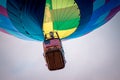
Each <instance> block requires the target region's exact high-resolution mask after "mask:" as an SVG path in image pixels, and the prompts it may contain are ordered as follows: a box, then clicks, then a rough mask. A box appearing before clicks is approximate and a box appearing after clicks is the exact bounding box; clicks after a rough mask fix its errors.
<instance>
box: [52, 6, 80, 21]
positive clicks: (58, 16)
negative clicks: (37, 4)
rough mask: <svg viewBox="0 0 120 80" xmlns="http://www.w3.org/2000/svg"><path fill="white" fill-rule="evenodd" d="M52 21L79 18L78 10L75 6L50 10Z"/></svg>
mask: <svg viewBox="0 0 120 80" xmlns="http://www.w3.org/2000/svg"><path fill="white" fill-rule="evenodd" d="M51 16H52V21H53V22H54V21H66V20H69V19H74V18H80V11H79V9H77V5H76V6H72V7H67V8H62V9H56V10H51Z"/></svg>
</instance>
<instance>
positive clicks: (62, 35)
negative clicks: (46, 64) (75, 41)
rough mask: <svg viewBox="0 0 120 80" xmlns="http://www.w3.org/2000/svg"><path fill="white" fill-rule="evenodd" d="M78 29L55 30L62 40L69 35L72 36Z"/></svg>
mask: <svg viewBox="0 0 120 80" xmlns="http://www.w3.org/2000/svg"><path fill="white" fill-rule="evenodd" d="M76 29H77V28H72V29H68V30H54V31H56V32H58V35H59V37H60V39H61V38H65V37H67V36H69V35H71V34H72V33H73V32H74V31H75V30H76Z"/></svg>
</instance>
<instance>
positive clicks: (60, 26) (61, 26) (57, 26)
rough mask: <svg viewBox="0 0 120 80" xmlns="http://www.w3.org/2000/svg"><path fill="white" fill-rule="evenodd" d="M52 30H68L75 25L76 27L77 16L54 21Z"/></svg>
mask: <svg viewBox="0 0 120 80" xmlns="http://www.w3.org/2000/svg"><path fill="white" fill-rule="evenodd" d="M53 25H54V30H68V29H72V28H75V27H78V25H79V18H77V19H71V20H66V21H55V22H54V23H53Z"/></svg>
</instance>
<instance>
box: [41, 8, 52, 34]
mask: <svg viewBox="0 0 120 80" xmlns="http://www.w3.org/2000/svg"><path fill="white" fill-rule="evenodd" d="M43 31H44V34H46V33H49V32H51V31H53V22H52V20H51V13H50V9H49V7H48V6H46V7H45V15H44V22H43Z"/></svg>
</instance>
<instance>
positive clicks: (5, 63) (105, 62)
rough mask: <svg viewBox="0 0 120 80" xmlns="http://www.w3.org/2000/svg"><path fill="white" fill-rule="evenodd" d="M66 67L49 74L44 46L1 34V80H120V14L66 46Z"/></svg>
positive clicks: (65, 44) (66, 42) (65, 43)
mask: <svg viewBox="0 0 120 80" xmlns="http://www.w3.org/2000/svg"><path fill="white" fill-rule="evenodd" d="M63 48H64V51H65V58H66V61H67V63H66V66H65V68H64V69H62V70H58V71H52V72H51V71H49V70H48V69H47V67H46V66H45V64H46V63H45V60H44V58H43V47H42V43H41V42H36V41H25V40H21V39H18V38H16V37H13V36H10V35H7V34H4V33H2V32H0V80H120V12H119V13H118V14H117V15H116V16H115V17H113V18H112V20H110V21H109V22H108V23H106V24H105V25H103V26H102V27H100V28H98V29H96V30H94V31H93V32H91V33H89V34H87V35H85V36H83V37H80V38H78V39H73V40H69V41H64V42H63Z"/></svg>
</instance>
